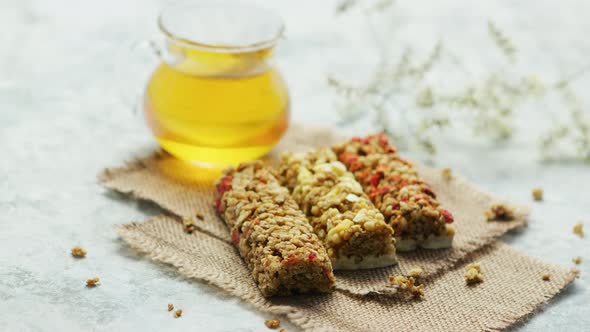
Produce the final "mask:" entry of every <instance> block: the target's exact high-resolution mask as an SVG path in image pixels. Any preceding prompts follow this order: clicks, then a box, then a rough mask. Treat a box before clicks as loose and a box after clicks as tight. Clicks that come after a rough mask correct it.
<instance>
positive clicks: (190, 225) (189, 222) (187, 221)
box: [182, 218, 195, 234]
mask: <svg viewBox="0 0 590 332" xmlns="http://www.w3.org/2000/svg"><path fill="white" fill-rule="evenodd" d="M182 225H183V226H184V231H185V232H186V233H188V234H192V232H194V231H195V221H194V220H193V219H192V218H182Z"/></svg>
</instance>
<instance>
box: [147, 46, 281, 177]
mask: <svg viewBox="0 0 590 332" xmlns="http://www.w3.org/2000/svg"><path fill="white" fill-rule="evenodd" d="M181 51H182V52H183V55H184V56H183V59H182V60H181V61H180V62H177V63H175V64H174V65H169V64H166V63H161V64H160V65H159V66H158V68H156V70H155V71H154V73H153V75H152V78H151V80H150V81H149V83H148V86H147V90H146V95H145V100H144V110H145V114H146V119H147V121H148V124H149V125H150V127H151V129H152V131H153V133H154V135H155V136H156V139H157V140H158V142H159V143H160V145H161V146H162V148H164V149H165V150H166V151H168V152H169V153H171V154H172V155H174V156H176V157H177V158H179V159H182V160H186V161H190V162H193V163H195V164H198V165H204V166H216V167H223V166H227V165H235V164H237V163H239V162H241V161H245V160H252V159H256V158H258V157H260V156H262V155H264V154H265V153H267V152H268V151H269V150H270V149H272V147H273V146H274V145H275V144H276V143H277V141H278V140H279V139H280V138H281V136H282V135H283V133H284V132H285V130H286V128H287V124H288V116H289V114H288V113H289V97H288V94H287V89H286V87H285V84H284V82H283V80H282V78H281V76H280V74H279V73H278V71H277V70H276V69H275V68H274V67H270V68H266V67H263V66H261V64H264V63H265V61H266V60H267V59H268V58H269V57H270V56H272V54H271V52H272V50H270V49H268V50H258V51H253V52H248V53H238V54H233V53H214V52H208V51H200V50H194V49H190V50H188V49H181ZM260 68H262V70H260Z"/></svg>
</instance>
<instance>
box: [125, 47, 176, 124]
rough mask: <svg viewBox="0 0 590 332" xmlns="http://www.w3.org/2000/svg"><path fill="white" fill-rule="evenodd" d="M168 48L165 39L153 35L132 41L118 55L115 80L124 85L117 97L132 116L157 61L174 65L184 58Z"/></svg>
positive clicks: (135, 113) (136, 109)
mask: <svg viewBox="0 0 590 332" xmlns="http://www.w3.org/2000/svg"><path fill="white" fill-rule="evenodd" d="M158 40H160V41H158ZM168 50H169V48H168V45H167V41H166V40H162V39H161V38H154V37H153V38H150V39H145V40H141V41H137V42H135V43H133V44H132V45H130V46H129V49H127V50H126V52H125V54H123V55H121V56H120V59H119V64H118V69H117V70H116V72H117V76H118V77H117V82H118V84H124V86H123V88H122V89H120V90H119V99H120V101H121V103H122V104H123V105H124V106H125V107H126V108H129V109H130V110H131V113H132V114H133V115H134V116H136V115H137V114H138V113H140V112H139V110H140V109H141V108H142V102H143V95H144V93H145V88H146V84H147V82H148V80H149V78H150V76H151V74H152V72H153V70H154V69H155V68H156V67H157V66H158V62H160V63H167V64H169V65H174V64H175V63H177V62H179V61H181V60H182V59H183V58H184V54H182V53H181V52H179V51H175V52H170V51H168ZM130 78H131V79H130Z"/></svg>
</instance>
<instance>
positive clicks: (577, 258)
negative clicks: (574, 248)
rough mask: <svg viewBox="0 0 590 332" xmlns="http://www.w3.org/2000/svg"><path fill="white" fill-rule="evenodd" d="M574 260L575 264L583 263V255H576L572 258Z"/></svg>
mask: <svg viewBox="0 0 590 332" xmlns="http://www.w3.org/2000/svg"><path fill="white" fill-rule="evenodd" d="M572 262H574V264H576V265H580V264H582V257H580V256H576V257H574V258H572Z"/></svg>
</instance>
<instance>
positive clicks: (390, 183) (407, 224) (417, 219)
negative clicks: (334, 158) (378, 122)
mask: <svg viewBox="0 0 590 332" xmlns="http://www.w3.org/2000/svg"><path fill="white" fill-rule="evenodd" d="M333 149H334V151H335V152H336V154H337V155H338V158H339V160H340V161H341V162H342V163H344V164H345V165H346V167H347V168H348V170H349V171H350V172H352V173H354V176H355V177H356V179H357V181H358V182H360V184H361V185H362V186H363V188H364V190H365V193H366V194H367V195H368V196H369V198H370V199H371V201H372V202H373V203H374V204H375V206H376V207H377V208H378V209H379V211H381V213H383V215H384V216H385V220H386V221H387V222H388V223H389V225H391V227H393V230H394V234H395V238H396V248H397V250H399V251H410V250H414V249H416V247H418V246H420V247H422V248H426V249H438V248H448V247H451V245H452V241H453V236H454V234H455V229H454V228H452V227H451V226H450V225H448V224H450V223H452V222H453V220H454V219H453V216H452V214H451V213H450V212H449V211H447V210H445V209H443V208H442V207H441V206H440V203H439V202H438V201H437V200H436V194H435V193H434V192H433V191H432V189H430V187H429V186H428V184H426V183H425V182H424V181H422V180H421V179H420V177H419V175H418V173H417V172H416V170H415V168H414V167H413V166H412V164H411V163H410V162H408V161H407V160H404V159H402V158H401V157H400V156H399V154H398V153H397V150H396V148H395V147H394V146H393V145H391V144H389V141H388V139H387V136H385V135H384V134H376V135H369V136H367V137H366V138H362V139H361V138H359V137H355V138H353V139H351V140H350V141H349V142H346V143H344V144H342V145H338V146H335V147H334V148H333Z"/></svg>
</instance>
